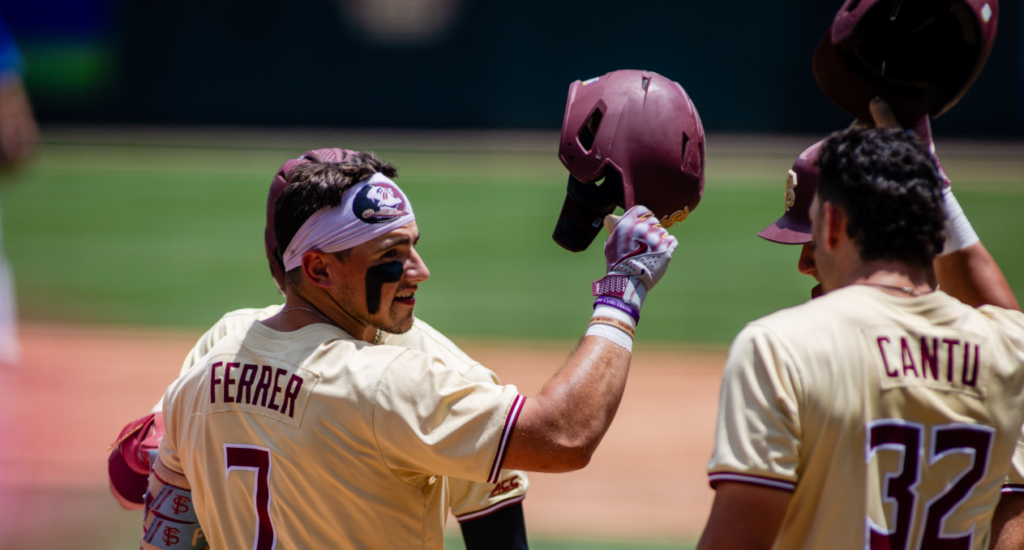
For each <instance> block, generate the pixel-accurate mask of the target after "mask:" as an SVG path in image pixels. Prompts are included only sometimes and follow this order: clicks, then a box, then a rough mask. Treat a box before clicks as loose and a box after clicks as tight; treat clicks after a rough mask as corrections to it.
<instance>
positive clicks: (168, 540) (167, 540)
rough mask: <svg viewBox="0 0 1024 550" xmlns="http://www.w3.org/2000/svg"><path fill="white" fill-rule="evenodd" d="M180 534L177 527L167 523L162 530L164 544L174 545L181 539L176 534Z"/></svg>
mask: <svg viewBox="0 0 1024 550" xmlns="http://www.w3.org/2000/svg"><path fill="white" fill-rule="evenodd" d="M180 534H181V531H179V530H178V529H176V528H174V527H171V526H169V525H168V526H166V527H164V531H163V539H164V545H165V546H168V547H171V546H174V545H175V544H178V542H179V541H180V540H181V539H179V538H178V535H180Z"/></svg>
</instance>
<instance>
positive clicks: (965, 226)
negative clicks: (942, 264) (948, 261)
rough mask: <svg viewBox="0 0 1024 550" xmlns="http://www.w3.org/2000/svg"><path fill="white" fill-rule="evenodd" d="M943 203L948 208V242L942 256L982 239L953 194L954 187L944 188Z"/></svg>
mask: <svg viewBox="0 0 1024 550" xmlns="http://www.w3.org/2000/svg"><path fill="white" fill-rule="evenodd" d="M942 203H943V205H944V206H945V208H946V244H945V246H943V248H942V253H941V254H940V256H941V255H946V254H952V253H953V252H959V251H961V250H963V249H965V248H967V247H968V246H971V245H972V244H974V243H976V242H978V241H979V240H981V239H979V238H978V234H977V233H975V232H974V228H973V227H971V222H969V221H967V215H966V214H964V209H963V208H961V207H960V203H959V202H957V200H956V197H955V196H953V189H952V188H950V187H945V188H943V189H942Z"/></svg>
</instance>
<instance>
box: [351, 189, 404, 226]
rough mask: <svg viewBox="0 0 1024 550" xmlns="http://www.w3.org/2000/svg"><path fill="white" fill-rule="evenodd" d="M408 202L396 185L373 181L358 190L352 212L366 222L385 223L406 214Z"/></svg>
mask: <svg viewBox="0 0 1024 550" xmlns="http://www.w3.org/2000/svg"><path fill="white" fill-rule="evenodd" d="M408 209H409V208H408V204H407V202H406V200H405V196H404V195H403V194H402V192H401V191H400V190H399V189H398V187H396V186H394V185H391V184H390V183H386V182H374V183H371V184H369V185H367V186H366V187H363V188H362V189H360V190H359V193H358V194H357V195H356V198H355V200H354V201H353V203H352V213H353V214H355V216H356V217H357V218H359V219H360V220H362V221H364V222H366V223H387V222H390V221H392V220H394V219H395V218H400V217H402V216H405V215H407V214H408V213H409V212H408Z"/></svg>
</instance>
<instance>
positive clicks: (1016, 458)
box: [1001, 428, 1024, 493]
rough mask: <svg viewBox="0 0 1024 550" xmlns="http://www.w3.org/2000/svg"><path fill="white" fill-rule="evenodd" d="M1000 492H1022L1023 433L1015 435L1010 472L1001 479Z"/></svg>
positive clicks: (1023, 466) (1023, 490)
mask: <svg viewBox="0 0 1024 550" xmlns="http://www.w3.org/2000/svg"><path fill="white" fill-rule="evenodd" d="M1022 430H1024V428H1022ZM1001 492H1003V493H1024V433H1021V434H1020V435H1018V436H1017V445H1016V447H1014V449H1013V458H1012V459H1011V462H1010V472H1009V473H1008V474H1007V475H1006V479H1005V480H1003V488H1002V490H1001Z"/></svg>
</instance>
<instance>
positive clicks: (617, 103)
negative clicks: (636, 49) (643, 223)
mask: <svg viewBox="0 0 1024 550" xmlns="http://www.w3.org/2000/svg"><path fill="white" fill-rule="evenodd" d="M558 157H559V158H560V159H562V164H564V165H565V167H566V168H568V169H569V188H568V196H566V198H565V203H564V204H563V206H562V212H561V214H560V216H559V218H558V223H557V224H556V226H555V234H554V239H555V242H557V243H558V244H559V245H561V246H562V247H563V248H566V249H567V250H571V251H573V252H579V251H580V250H585V249H586V248H587V247H588V246H590V243H591V242H593V240H594V237H595V236H597V233H598V232H599V231H600V230H601V227H602V221H603V219H604V217H605V216H606V215H607V214H610V213H611V212H612V211H613V210H615V207H616V206H621V207H622V208H625V209H629V208H632V207H633V206H634V205H637V204H640V205H643V206H646V207H647V208H649V209H650V210H651V211H652V212H654V214H655V215H656V216H657V217H658V219H659V220H661V224H662V225H663V226H664V227H669V226H671V225H672V224H674V223H676V222H678V221H682V220H683V219H685V218H686V216H688V215H689V214H690V212H691V211H693V209H694V208H696V207H697V203H698V202H700V199H701V195H703V193H704V127H703V126H702V125H701V122H700V116H699V115H698V114H697V109H696V107H694V106H693V102H692V101H690V97H689V96H688V95H686V91H684V90H683V88H682V86H680V85H679V84H677V83H675V82H673V81H672V80H669V79H667V78H665V77H663V76H661V75H659V74H657V73H652V72H650V71H632V70H625V71H615V72H611V73H608V74H606V75H604V76H601V77H598V78H592V79H590V80H587V81H585V82H581V81H579V80H577V81H576V82H573V83H572V84H571V85H569V99H568V101H567V102H566V106H565V118H564V119H563V120H562V142H561V144H560V145H559V149H558ZM601 178H604V182H603V183H601V184H600V185H596V183H597V182H598V181H599V180H601Z"/></svg>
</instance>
